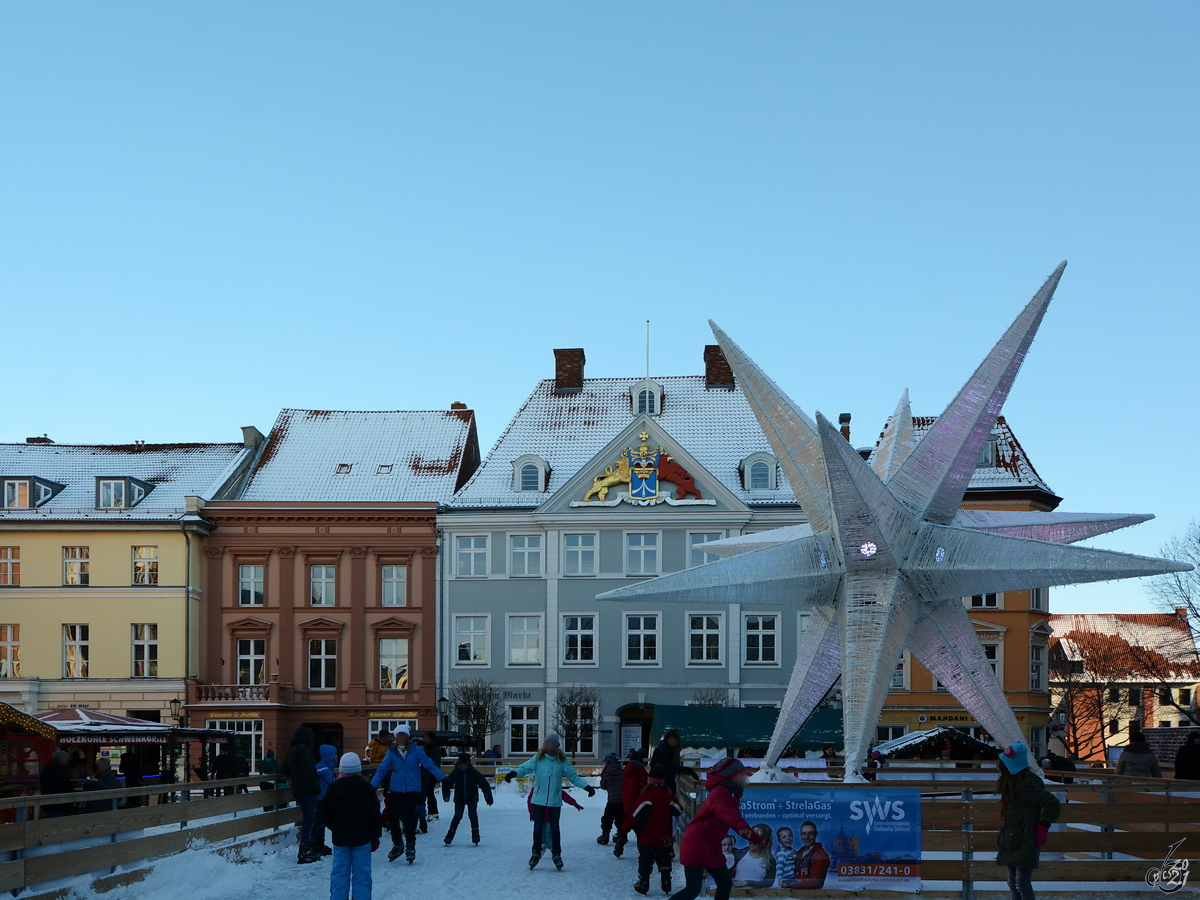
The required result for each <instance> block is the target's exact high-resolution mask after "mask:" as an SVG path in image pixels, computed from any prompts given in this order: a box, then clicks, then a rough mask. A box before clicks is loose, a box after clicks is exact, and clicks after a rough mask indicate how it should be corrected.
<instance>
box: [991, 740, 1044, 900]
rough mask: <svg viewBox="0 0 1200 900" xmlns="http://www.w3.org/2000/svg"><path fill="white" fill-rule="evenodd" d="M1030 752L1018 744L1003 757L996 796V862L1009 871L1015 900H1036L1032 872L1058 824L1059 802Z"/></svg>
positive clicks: (1005, 752) (1008, 748)
mask: <svg viewBox="0 0 1200 900" xmlns="http://www.w3.org/2000/svg"><path fill="white" fill-rule="evenodd" d="M1028 760H1029V748H1027V747H1026V746H1025V745H1024V744H1023V743H1021V742H1020V741H1017V742H1016V743H1015V744H1013V745H1012V746H1010V747H1006V748H1005V749H1004V752H1003V753H1001V754H1000V764H999V767H998V769H999V773H1000V774H999V777H998V778H997V780H996V793H998V794H999V795H1000V832H999V834H997V836H996V848H997V851H996V862H997V864H999V865H1002V866H1007V867H1008V889H1009V891H1010V892H1011V893H1012V897H1013V900H1034V895H1033V870H1034V869H1036V868H1037V865H1038V860H1039V857H1040V856H1041V851H1042V845H1044V844H1045V843H1046V837H1047V835H1048V834H1049V833H1050V826H1051V825H1053V824H1054V823H1055V822H1056V821H1057V820H1058V812H1059V807H1058V800H1057V799H1056V798H1055V796H1054V795H1053V794H1052V793H1050V792H1049V791H1048V790H1046V786H1045V785H1044V784H1042V779H1041V778H1040V777H1039V776H1038V774H1037V773H1036V772H1034V771H1033V769H1031V768H1029V766H1028Z"/></svg>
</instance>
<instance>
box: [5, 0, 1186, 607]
mask: <svg viewBox="0 0 1200 900" xmlns="http://www.w3.org/2000/svg"><path fill="white" fill-rule="evenodd" d="M1198 39H1200V4H1196V3H1194V2H1190V0H1189V2H1160V3H1153V4H1129V3H1111V2H1096V0H1088V2H1055V3H1042V2H1037V3H1033V2H1026V3H1021V2H1014V3H1004V4H975V3H961V2H940V3H938V2H921V3H911V2H910V3H897V2H875V3H868V2H863V3H854V4H848V3H832V2H830V3H795V2H787V3H771V2H755V3H708V2H694V0H689V2H655V3H644V2H637V3H633V2H628V3H623V2H605V3H590V4H588V3H563V2H561V0H554V2H545V3H532V2H524V3H521V2H506V3H484V2H479V3H474V4H463V3H450V2H447V3H405V4H400V3H327V2H325V3H303V2H296V0H287V2H278V3H269V2H253V3H241V2H237V3H235V2H224V3H221V2H205V3H199V2H191V3H188V2H175V3H161V2H147V3H118V2H114V3H66V2H64V3H36V2H25V3H16V2H14V3H6V4H4V5H3V6H0V123H2V124H0V133H2V135H3V137H2V139H0V184H2V186H3V187H2V191H0V210H2V211H3V214H2V215H0V298H2V299H0V303H2V307H0V308H2V309H3V318H2V319H0V329H2V331H3V338H4V339H3V351H2V352H0V384H3V386H4V391H3V400H2V401H0V408H2V409H3V416H2V417H0V423H2V425H0V440H22V439H24V438H25V437H26V436H28V435H34V434H39V435H40V434H42V433H48V434H49V435H50V436H51V437H52V438H53V439H54V440H56V441H59V442H64V443H94V442H95V443H100V442H127V441H133V440H138V439H141V440H147V441H151V442H155V441H191V440H236V439H238V437H239V432H238V426H240V425H246V424H253V425H257V426H258V427H259V428H260V429H262V430H263V431H264V432H265V431H267V430H268V429H269V428H270V426H271V424H272V422H273V420H274V418H275V415H276V413H277V412H278V410H279V408H280V407H282V406H299V407H316V408H342V409H427V408H446V407H448V406H449V404H450V403H451V401H454V400H462V401H464V402H466V403H468V404H470V405H471V406H472V407H473V408H474V409H476V410H477V411H478V413H479V425H480V435H481V439H482V441H483V443H484V445H485V449H486V447H487V446H490V444H491V442H492V441H493V440H494V439H495V437H496V436H497V435H498V433H499V431H500V429H501V428H502V427H503V426H504V424H505V422H506V421H507V420H508V418H509V417H510V416H511V414H512V413H513V411H514V410H515V408H516V406H517V405H518V404H519V403H520V402H521V400H522V399H523V398H524V397H525V396H526V394H527V393H528V392H529V390H530V389H531V387H532V385H533V383H534V382H535V381H536V380H537V379H539V378H542V377H547V376H549V375H550V374H551V373H552V365H553V360H552V355H551V352H550V351H551V349H552V348H553V347H572V346H583V347H585V348H586V350H587V357H588V365H587V372H588V374H589V375H596V376H625V375H631V376H633V375H639V374H641V372H642V371H643V368H644V338H643V327H644V326H643V322H644V320H645V319H647V318H649V319H651V320H652V321H653V334H654V337H653V342H652V343H653V349H652V370H653V372H654V373H655V374H686V373H696V372H700V371H702V363H701V348H702V346H703V345H704V344H705V343H708V342H711V336H710V334H709V333H708V331H707V329H706V326H705V320H706V319H708V318H709V317H711V318H714V319H716V320H717V321H718V322H720V323H721V324H722V325H723V326H724V327H725V328H726V329H727V330H728V331H729V332H730V333H731V334H732V335H733V336H734V337H735V339H737V340H738V341H739V342H740V343H741V344H742V345H743V346H744V347H745V348H746V349H747V350H748V351H749V352H750V353H751V354H752V355H754V356H755V357H756V358H757V359H758V360H759V362H761V363H762V364H763V365H764V367H766V368H767V370H768V371H769V372H771V373H772V374H773V375H774V377H775V378H776V379H777V380H778V381H779V382H780V383H781V384H782V385H783V386H784V387H785V388H786V389H787V390H788V391H789V392H790V393H791V394H792V395H793V396H794V397H795V398H796V400H797V401H798V402H799V403H800V404H801V405H802V406H804V407H805V408H806V409H808V410H809V411H810V412H812V411H815V410H821V411H823V412H825V413H826V414H827V415H830V416H833V415H836V414H837V413H839V412H842V411H850V412H852V413H853V414H854V429H855V430H854V437H855V443H869V442H870V441H871V440H873V438H874V436H875V435H876V434H877V433H878V430H879V428H880V427H881V425H882V423H883V420H884V418H885V417H886V416H887V414H888V413H889V412H890V411H891V410H892V408H893V406H894V405H895V402H896V398H897V396H898V395H899V393H900V390H901V389H902V388H903V387H906V386H907V387H908V388H910V389H911V391H912V396H913V406H914V410H915V411H916V412H917V413H919V414H930V413H937V412H940V410H941V409H942V407H943V406H944V405H945V403H946V402H947V401H948V400H949V399H950V397H951V396H952V395H953V393H954V391H955V390H957V388H958V387H959V385H960V384H961V383H962V381H963V380H964V379H965V378H966V376H967V374H969V372H970V371H971V369H972V368H973V367H974V366H975V365H976V363H977V362H978V360H979V359H980V358H981V356H982V355H983V354H984V353H985V352H986V350H987V349H988V348H989V347H990V346H991V344H992V342H993V341H994V340H995V339H996V338H997V337H998V336H999V334H1000V333H1001V331H1002V330H1003V329H1004V327H1005V326H1006V325H1007V323H1008V322H1009V320H1011V318H1012V317H1013V316H1015V315H1016V313H1017V311H1018V309H1019V308H1020V306H1021V305H1022V304H1023V303H1024V302H1025V301H1026V300H1027V299H1028V298H1029V297H1030V296H1031V295H1032V294H1033V292H1034V291H1035V290H1036V289H1037V288H1038V286H1039V285H1040V284H1041V282H1042V280H1043V279H1044V278H1045V277H1046V275H1047V274H1049V272H1050V271H1051V270H1052V269H1053V268H1054V266H1055V265H1056V264H1057V263H1058V262H1059V260H1061V259H1064V258H1066V259H1068V260H1069V261H1070V265H1069V267H1068V269H1067V273H1066V276H1065V278H1064V280H1063V283H1062V286H1061V288H1060V291H1059V294H1058V298H1057V300H1056V302H1055V304H1054V305H1053V306H1052V307H1051V310H1050V314H1049V317H1048V318H1047V321H1046V323H1045V326H1044V327H1043V329H1042V333H1041V337H1040V338H1039V339H1038V341H1037V342H1036V343H1035V345H1034V348H1033V352H1032V354H1031V356H1030V358H1029V360H1028V362H1027V364H1026V366H1025V369H1024V371H1023V373H1022V375H1021V378H1020V380H1019V381H1018V384H1017V387H1016V389H1015V391H1014V392H1013V394H1012V396H1011V397H1010V400H1009V402H1008V405H1007V407H1006V414H1007V415H1008V418H1009V421H1010V423H1011V424H1012V426H1013V428H1014V430H1015V431H1016V433H1017V435H1018V437H1019V438H1020V440H1021V441H1022V443H1023V444H1024V446H1025V447H1026V449H1027V450H1028V451H1029V453H1030V455H1031V456H1032V458H1033V460H1034V462H1035V464H1036V465H1037V466H1038V468H1039V470H1040V471H1041V473H1042V475H1043V476H1044V477H1045V478H1046V479H1047V481H1048V482H1049V483H1050V485H1051V486H1052V487H1053V488H1054V489H1055V490H1056V491H1057V492H1058V493H1059V494H1060V495H1062V496H1064V497H1065V498H1066V502H1065V503H1064V505H1063V507H1062V508H1063V509H1067V510H1077V511H1112V510H1115V511H1131V512H1143V511H1147V512H1155V513H1157V514H1158V516H1159V518H1158V519H1157V520H1156V521H1155V522H1152V523H1150V524H1148V525H1143V526H1140V527H1139V528H1136V529H1133V530H1131V531H1127V532H1119V533H1117V534H1115V535H1110V536H1108V537H1106V538H1104V539H1102V540H1101V541H1098V542H1097V544H1098V545H1100V546H1109V547H1113V548H1116V549H1123V550H1128V551H1133V552H1144V553H1154V552H1155V551H1156V549H1157V548H1158V547H1159V546H1160V545H1161V544H1162V542H1163V541H1164V540H1165V539H1166V538H1168V537H1169V536H1170V535H1171V534H1173V533H1176V532H1179V531H1181V530H1182V529H1183V528H1184V527H1185V526H1186V524H1187V522H1188V521H1189V520H1190V519H1192V518H1194V517H1197V516H1200V486H1198V482H1197V477H1196V474H1195V473H1196V463H1195V459H1194V457H1193V456H1192V454H1193V453H1194V452H1195V448H1196V447H1197V446H1198V445H1200V426H1198V424H1197V419H1198V417H1197V413H1196V402H1197V400H1196V397H1197V388H1198V386H1200V385H1198V382H1200V377H1198V376H1197V367H1196V358H1197V355H1200V351H1198V349H1197V325H1198V324H1200V321H1198V320H1200V315H1198V313H1197V300H1198V294H1200V274H1198V271H1200V252H1198V250H1197V248H1198V247H1200V228H1198V226H1197V209H1198V208H1200V191H1198V189H1197V188H1198V182H1200V172H1198V169H1197V165H1198V164H1197V159H1198V158H1200V146H1198V144H1200V140H1198V138H1200V123H1198V112H1200V105H1198V102H1197V98H1198V96H1200V90H1198V89H1200V54H1198V53H1197V52H1196V47H1197V42H1198ZM1146 604H1147V601H1146V600H1145V598H1144V594H1143V591H1142V587H1141V586H1140V585H1139V584H1138V583H1122V584H1114V585H1099V586H1091V587H1086V588H1073V589H1067V590H1061V591H1056V592H1055V594H1054V599H1053V606H1054V608H1055V609H1057V610H1060V611H1065V610H1077V611H1083V610H1096V609H1139V608H1145V607H1146Z"/></svg>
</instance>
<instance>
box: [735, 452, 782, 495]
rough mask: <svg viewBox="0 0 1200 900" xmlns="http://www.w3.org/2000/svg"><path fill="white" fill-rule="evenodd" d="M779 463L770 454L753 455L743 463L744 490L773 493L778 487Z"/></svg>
mask: <svg viewBox="0 0 1200 900" xmlns="http://www.w3.org/2000/svg"><path fill="white" fill-rule="evenodd" d="M777 469H778V463H777V462H776V461H775V457H774V456H772V455H771V454H770V453H765V452H762V451H760V452H758V453H751V454H750V455H749V456H747V457H746V458H745V459H743V460H742V462H741V470H742V488H743V489H744V490H747V491H773V490H775V488H776V487H778V485H777V478H776V472H777Z"/></svg>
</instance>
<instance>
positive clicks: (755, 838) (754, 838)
mask: <svg viewBox="0 0 1200 900" xmlns="http://www.w3.org/2000/svg"><path fill="white" fill-rule="evenodd" d="M738 834H740V835H741V836H742V837H744V838H745V839H746V840H748V841H749V842H750V843H752V844H761V843H763V836H762V835H761V834H759V833H758V832H757V831H755V830H754V829H753V828H747V829H746V830H745V831H739V832H738Z"/></svg>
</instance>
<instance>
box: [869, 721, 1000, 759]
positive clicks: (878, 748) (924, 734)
mask: <svg viewBox="0 0 1200 900" xmlns="http://www.w3.org/2000/svg"><path fill="white" fill-rule="evenodd" d="M942 735H945V736H946V737H947V738H953V739H954V740H956V741H963V742H966V743H971V744H977V745H978V746H979V747H980V748H981V749H988V750H991V749H993V748H992V746H991V745H990V744H988V743H987V742H985V741H981V740H979V739H978V738H976V737H974V736H973V735H970V734H967V732H965V731H960V730H959V729H957V728H951V727H949V726H948V725H939V726H937V727H936V728H928V729H926V730H925V731H910V732H908V733H907V734H902V735H900V737H896V738H892V739H891V740H890V741H881V742H880V743H878V744H876V745H875V746H874V747H872V748H871V749H872V750H873V751H874V752H876V753H879V754H880V755H881V756H891V755H892V754H893V753H898V752H899V751H901V750H903V749H905V748H906V747H913V746H916V745H918V744H923V743H925V741H927V740H929V739H930V738H936V737H941V736H942Z"/></svg>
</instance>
